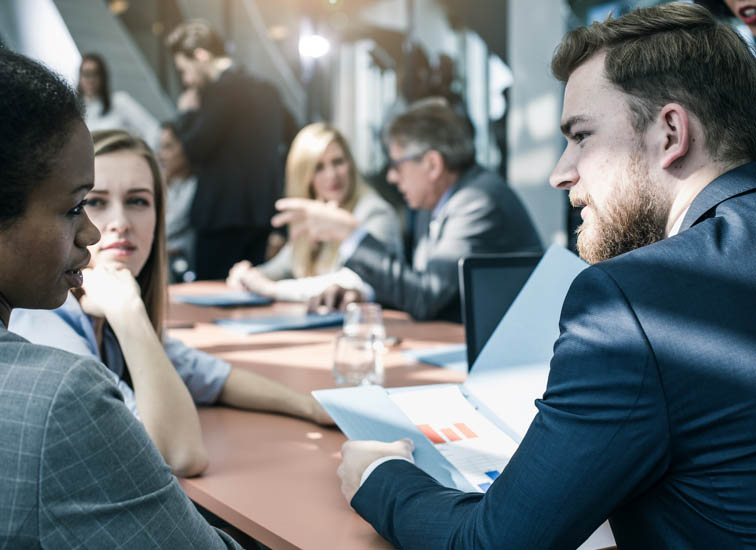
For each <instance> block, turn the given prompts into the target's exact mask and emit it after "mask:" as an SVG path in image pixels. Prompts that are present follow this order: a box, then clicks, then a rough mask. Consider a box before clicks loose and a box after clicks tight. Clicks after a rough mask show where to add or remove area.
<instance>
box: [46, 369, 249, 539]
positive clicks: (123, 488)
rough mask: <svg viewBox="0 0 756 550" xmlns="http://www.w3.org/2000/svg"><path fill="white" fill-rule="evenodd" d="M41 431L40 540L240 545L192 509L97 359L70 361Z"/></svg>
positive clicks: (191, 505)
mask: <svg viewBox="0 0 756 550" xmlns="http://www.w3.org/2000/svg"><path fill="white" fill-rule="evenodd" d="M44 433H45V435H44V443H43V449H42V459H41V463H42V465H41V468H40V474H39V475H40V482H39V483H40V495H39V500H40V517H39V522H40V537H41V541H42V546H43V547H45V548H73V547H76V548H91V549H101V548H163V549H183V548H215V549H220V548H224V549H225V548H239V546H238V545H236V543H234V542H233V541H232V540H231V539H230V538H229V537H228V536H227V535H225V534H224V533H221V532H219V531H216V530H215V529H214V528H212V527H210V525H208V524H207V522H205V520H204V519H203V518H202V517H201V516H200V515H199V513H198V512H197V510H196V509H195V507H194V506H193V504H192V503H191V501H190V500H189V499H188V498H187V497H186V495H185V494H184V492H183V491H182V489H181V487H180V486H179V484H178V481H177V480H176V478H175V477H174V476H173V475H171V472H170V469H169V468H168V466H167V465H166V464H165V462H164V461H163V459H162V458H161V456H160V454H159V453H158V451H157V449H155V447H154V446H153V445H152V443H151V441H150V439H149V436H148V435H147V433H146V432H145V431H144V428H143V427H142V425H141V424H140V423H139V422H138V421H137V420H136V419H135V418H134V417H133V416H132V415H131V413H129V411H128V410H127V409H126V408H125V407H124V405H123V402H122V401H121V398H120V394H119V393H118V391H117V389H116V387H115V386H114V385H113V384H112V383H111V382H110V381H109V380H108V379H107V378H106V377H105V376H104V374H103V372H102V366H101V365H99V364H97V363H95V362H93V361H89V360H81V361H78V362H77V363H75V364H74V365H73V366H72V367H71V368H70V370H69V371H68V372H67V373H66V375H65V376H64V378H63V380H62V383H61V384H60V387H59V389H58V391H57V393H56V395H55V397H54V398H53V401H52V404H51V406H50V409H49V414H48V417H47V420H46V426H45V430H44Z"/></svg>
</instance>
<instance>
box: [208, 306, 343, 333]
mask: <svg viewBox="0 0 756 550" xmlns="http://www.w3.org/2000/svg"><path fill="white" fill-rule="evenodd" d="M214 322H215V324H217V325H220V326H222V327H224V328H227V329H229V330H233V331H236V332H241V333H243V334H258V333H260V332H272V331H274V330H299V329H305V328H318V327H331V326H336V325H341V324H343V323H344V314H343V313H342V312H340V311H339V312H334V313H326V314H325V315H316V314H306V315H273V316H268V315H264V316H258V317H245V318H243V319H217V320H216V321H214Z"/></svg>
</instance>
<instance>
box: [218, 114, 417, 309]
mask: <svg viewBox="0 0 756 550" xmlns="http://www.w3.org/2000/svg"><path fill="white" fill-rule="evenodd" d="M286 196H287V197H297V198H300V199H306V200H311V201H318V202H319V203H321V204H326V205H327V206H328V207H329V208H336V207H338V208H342V209H344V210H345V211H347V212H350V213H351V214H352V215H353V216H354V218H355V220H356V221H357V222H358V223H359V225H360V227H361V228H362V229H363V230H365V231H366V232H367V233H368V234H370V235H372V236H373V238H375V239H376V240H377V241H378V242H380V243H382V244H383V245H384V246H385V247H386V249H387V250H389V251H390V252H391V253H394V254H397V255H401V251H402V236H401V228H400V224H399V218H398V217H397V215H396V212H395V211H394V209H393V208H392V207H391V205H389V204H388V203H387V202H386V201H384V200H383V199H382V198H381V197H380V196H379V195H378V194H377V193H376V192H375V191H373V190H372V189H371V188H370V187H368V185H367V184H366V183H365V182H364V181H363V180H362V178H361V177H360V175H359V173H358V172H357V167H356V165H355V163H354V158H353V157H352V153H351V151H350V150H349V145H348V144H347V142H346V139H345V138H344V136H343V135H341V133H340V132H339V131H338V130H336V129H335V128H333V127H332V126H329V125H327V124H324V123H315V124H310V125H309V126H306V127H305V128H303V129H302V130H301V131H300V132H299V134H297V136H296V138H295V139H294V141H293V143H292V145H291V149H290V151H289V156H288V159H287V162H286ZM291 233H292V238H291V240H290V241H289V242H288V243H287V244H286V245H285V246H284V247H283V248H282V249H281V251H280V252H279V253H278V254H277V255H276V256H275V257H274V258H272V259H271V260H270V261H268V262H266V263H264V264H262V265H260V266H258V267H254V266H253V265H252V264H251V263H250V262H248V261H243V262H240V263H238V264H236V265H235V266H234V267H233V268H232V269H231V271H230V272H229V274H228V279H227V283H228V284H229V285H230V286H232V287H234V288H240V289H246V290H250V291H252V292H256V293H258V294H261V295H263V296H269V297H271V298H274V299H276V300H291V301H308V300H309V299H311V298H312V297H313V296H317V295H319V294H320V293H321V292H323V291H324V290H325V289H326V288H328V287H329V286H330V285H332V284H339V285H341V286H342V287H344V288H355V289H361V288H363V285H362V281H361V280H360V278H359V277H357V275H356V274H355V273H354V272H353V271H351V270H350V269H347V268H344V267H341V257H340V256H339V244H340V243H339V242H322V241H314V240H312V239H311V238H310V236H309V235H308V234H307V233H306V232H302V231H299V230H298V228H296V227H292V231H291Z"/></svg>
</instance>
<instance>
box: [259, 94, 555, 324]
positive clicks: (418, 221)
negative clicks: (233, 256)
mask: <svg viewBox="0 0 756 550" xmlns="http://www.w3.org/2000/svg"><path fill="white" fill-rule="evenodd" d="M386 141H387V142H388V147H389V157H390V159H389V161H390V169H389V172H388V179H389V181H391V182H392V183H395V184H397V185H398V187H399V190H400V191H401V192H402V194H404V197H405V199H406V200H407V204H408V205H409V207H410V208H413V209H418V210H419V212H418V213H417V215H416V218H415V223H414V235H413V236H414V239H413V249H412V256H411V257H412V263H411V264H408V263H407V262H406V260H405V259H404V257H402V256H401V255H398V254H396V253H395V252H394V251H392V250H390V249H388V248H387V247H386V246H385V245H384V244H383V243H381V242H379V241H378V240H377V239H375V238H374V237H373V236H372V235H370V234H369V233H368V232H366V231H365V230H364V229H363V228H361V227H360V224H359V222H358V221H357V220H356V219H355V217H354V215H352V214H351V213H349V212H347V211H345V210H343V209H338V208H331V207H329V206H327V205H325V204H322V203H314V202H312V201H304V200H302V199H296V198H290V199H281V200H279V201H278V202H277V204H276V206H277V208H278V209H279V210H281V213H280V214H278V215H277V216H276V217H275V218H274V219H273V224H274V225H278V226H280V225H285V224H287V223H293V224H295V225H297V224H299V226H300V227H301V228H304V229H303V230H306V231H307V233H308V235H309V237H310V238H311V239H316V240H321V241H336V242H341V245H340V248H339V254H340V255H341V257H342V261H343V262H344V265H345V266H346V267H348V268H349V269H351V270H352V271H354V272H355V273H356V274H357V275H359V276H360V278H361V279H362V280H363V281H364V282H365V283H367V284H368V285H370V287H371V289H372V292H371V293H374V298H375V300H376V301H377V302H380V303H381V304H383V305H385V306H388V307H392V308H395V309H400V310H402V311H406V312H408V313H409V314H410V315H412V316H413V317H414V318H415V319H419V320H427V319H447V320H452V321H457V322H459V321H460V319H461V310H460V303H459V277H458V269H457V262H458V261H459V259H460V258H463V257H465V256H468V255H470V254H480V253H501V252H525V251H540V250H541V243H540V240H539V238H538V235H537V233H536V230H535V227H534V226H533V223H532V221H531V220H530V216H529V215H528V213H527V211H526V210H525V208H524V207H523V205H522V203H521V202H520V200H519V198H518V197H517V195H516V194H515V193H514V191H512V189H510V188H509V187H508V186H507V184H506V183H505V182H504V180H502V179H501V177H500V176H499V175H498V174H495V173H493V172H491V171H489V170H485V169H483V168H482V167H480V166H478V165H477V164H476V162H475V147H474V142H473V136H472V131H471V129H470V126H469V125H468V124H467V123H466V121H465V120H464V119H463V118H462V117H460V116H459V115H457V114H456V113H455V112H454V111H453V110H452V109H451V108H450V107H449V105H448V103H447V102H446V101H445V100H443V99H441V98H429V99H425V100H421V101H420V102H418V103H415V104H413V105H412V106H411V107H410V108H409V110H407V111H406V112H405V113H403V114H401V115H399V116H398V117H396V118H395V119H394V120H393V121H392V122H391V124H390V125H389V127H388V131H387V135H386ZM300 230H302V229H300ZM350 295H351V297H352V299H365V298H370V296H365V295H364V294H363V295H362V296H360V295H359V294H358V293H357V292H355V290H353V289H344V288H342V287H340V286H339V285H333V286H332V287H330V288H329V289H327V290H326V291H325V292H324V293H323V295H322V296H321V298H320V300H321V301H322V302H324V303H326V305H329V306H333V305H334V304H337V303H339V302H341V303H343V302H344V301H345V300H344V298H345V297H349V296H350Z"/></svg>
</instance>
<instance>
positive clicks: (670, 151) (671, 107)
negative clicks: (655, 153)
mask: <svg viewBox="0 0 756 550" xmlns="http://www.w3.org/2000/svg"><path fill="white" fill-rule="evenodd" d="M657 124H658V126H659V131H660V132H661V138H662V139H661V140H660V146H661V150H660V151H659V153H660V158H661V167H662V168H669V167H671V166H672V164H673V163H674V162H675V161H677V160H680V159H682V158H684V157H685V155H687V154H688V149H690V145H691V128H690V118H689V117H688V112H687V111H686V110H685V108H684V107H683V106H682V105H680V104H678V103H667V104H666V105H665V106H664V107H662V108H661V110H660V111H659V116H658V118H657Z"/></svg>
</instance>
